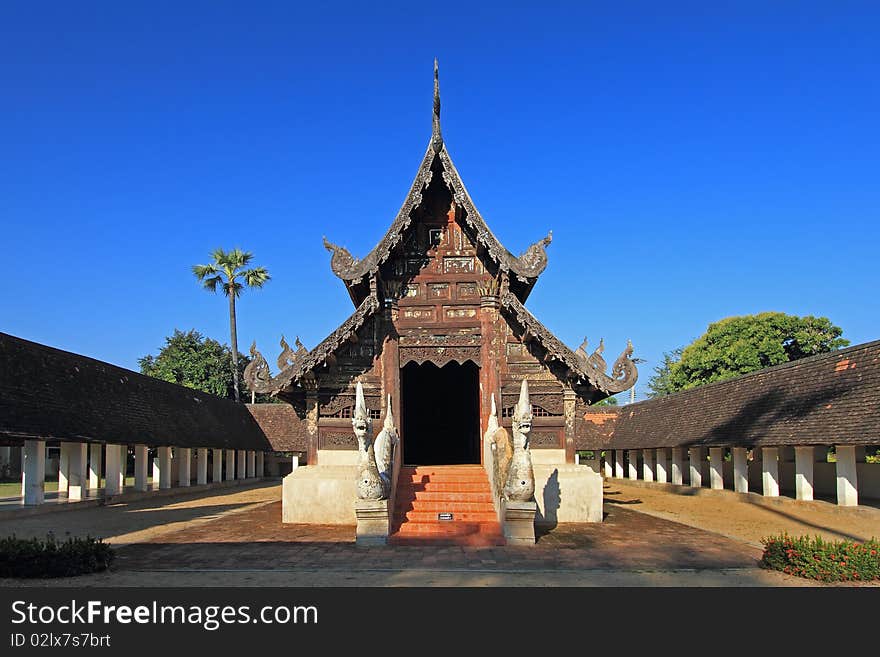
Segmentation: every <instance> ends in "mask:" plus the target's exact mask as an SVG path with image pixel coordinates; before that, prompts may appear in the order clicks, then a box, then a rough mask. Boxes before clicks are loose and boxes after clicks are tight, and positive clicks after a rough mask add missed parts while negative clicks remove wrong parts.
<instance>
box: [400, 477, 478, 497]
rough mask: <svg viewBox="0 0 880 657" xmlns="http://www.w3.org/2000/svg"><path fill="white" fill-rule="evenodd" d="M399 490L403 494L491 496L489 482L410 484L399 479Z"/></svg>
mask: <svg viewBox="0 0 880 657" xmlns="http://www.w3.org/2000/svg"><path fill="white" fill-rule="evenodd" d="M397 490H398V491H399V492H401V493H403V494H407V492H409V491H426V492H433V491H436V492H438V493H442V492H445V493H487V494H489V482H487V481H483V482H480V481H426V482H419V483H415V482H408V481H400V480H399V479H398V483H397Z"/></svg>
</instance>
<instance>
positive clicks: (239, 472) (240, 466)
mask: <svg viewBox="0 0 880 657" xmlns="http://www.w3.org/2000/svg"><path fill="white" fill-rule="evenodd" d="M235 457H236V459H235V478H236V479H244V478H245V477H246V476H247V465H246V463H245V454H244V450H243V449H238V450H236V451H235Z"/></svg>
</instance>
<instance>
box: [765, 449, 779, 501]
mask: <svg viewBox="0 0 880 657" xmlns="http://www.w3.org/2000/svg"><path fill="white" fill-rule="evenodd" d="M761 486H762V488H763V492H764V495H765V496H767V497H779V451H778V450H777V449H776V448H775V447H762V448H761Z"/></svg>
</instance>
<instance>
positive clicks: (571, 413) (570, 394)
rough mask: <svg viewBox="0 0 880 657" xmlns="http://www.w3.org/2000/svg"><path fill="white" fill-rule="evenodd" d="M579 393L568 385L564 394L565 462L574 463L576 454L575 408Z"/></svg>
mask: <svg viewBox="0 0 880 657" xmlns="http://www.w3.org/2000/svg"><path fill="white" fill-rule="evenodd" d="M576 405H577V393H575V391H574V390H573V389H572V388H571V386H570V385H568V384H567V383H566V384H565V388H564V390H563V392H562V409H563V413H564V414H565V462H566V463H574V454H575V444H574V443H575V408H576Z"/></svg>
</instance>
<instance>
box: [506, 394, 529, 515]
mask: <svg viewBox="0 0 880 657" xmlns="http://www.w3.org/2000/svg"><path fill="white" fill-rule="evenodd" d="M512 429H513V457H512V458H511V459H510V469H509V470H508V472H507V483H505V484H504V497H505V498H507V499H508V500H511V501H514V502H528V501H529V500H531V499H532V498H533V497H534V496H535V472H534V470H533V469H532V453H531V452H530V451H529V431H531V430H532V404H531V403H530V402H529V384H528V382H527V381H526V380H525V379H523V382H522V387H521V388H520V390H519V401H518V402H517V403H516V406H515V407H514V410H513V422H512Z"/></svg>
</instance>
